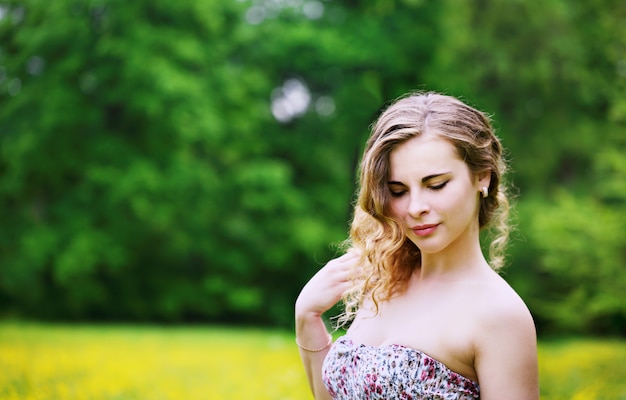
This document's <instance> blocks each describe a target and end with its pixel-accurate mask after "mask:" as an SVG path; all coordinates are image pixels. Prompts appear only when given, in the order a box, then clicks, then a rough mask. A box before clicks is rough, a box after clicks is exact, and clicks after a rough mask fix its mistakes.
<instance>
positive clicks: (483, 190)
mask: <svg viewBox="0 0 626 400" xmlns="http://www.w3.org/2000/svg"><path fill="white" fill-rule="evenodd" d="M481 192H482V194H483V199H486V198H487V197H488V196H489V189H487V186H483V188H482V190H481Z"/></svg>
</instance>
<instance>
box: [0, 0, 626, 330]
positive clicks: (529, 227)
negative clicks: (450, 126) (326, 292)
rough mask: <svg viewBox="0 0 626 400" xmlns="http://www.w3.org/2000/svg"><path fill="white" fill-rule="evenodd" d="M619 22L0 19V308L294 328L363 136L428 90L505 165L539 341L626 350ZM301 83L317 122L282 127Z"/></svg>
mask: <svg viewBox="0 0 626 400" xmlns="http://www.w3.org/2000/svg"><path fill="white" fill-rule="evenodd" d="M625 17H626V7H625V6H624V3H623V2H620V1H617V0H606V1H604V0H594V1H589V2H585V3H584V4H582V3H581V4H578V3H576V4H574V3H571V2H566V1H564V0H550V1H547V2H544V3H542V5H541V7H537V6H536V5H535V4H532V3H531V2H527V1H521V0H517V1H499V0H490V1H481V0H473V1H468V2H463V3H459V2H458V1H455V0H450V1H438V2H429V1H416V0H410V1H409V0H397V1H374V2H371V1H369V2H364V1H349V2H348V1H333V2H330V1H321V2H297V1H295V2H271V1H264V0H248V1H226V2H215V1H209V0H184V1H179V2H175V3H172V2H166V1H163V0H157V1H147V0H137V1H132V2H124V1H119V0H81V1H74V0H58V1H55V2H52V3H50V4H48V3H46V2H41V1H38V0H24V1H19V2H17V1H10V2H1V3H0V218H1V220H2V222H3V224H2V226H3V229H2V230H0V265H2V267H1V268H0V301H2V302H3V303H4V304H5V305H6V306H5V307H4V308H3V309H4V310H5V313H7V314H17V315H26V316H37V317H46V318H68V319H88V318H89V319H139V320H165V321H180V320H194V319H209V320H212V321H230V322H233V321H238V322H254V323H271V324H279V325H283V326H287V325H289V324H291V323H292V314H293V311H292V306H293V301H294V299H295V296H296V295H297V293H298V291H299V289H300V287H301V286H302V285H303V284H304V282H305V281H306V280H307V279H308V278H309V277H310V276H311V275H312V274H313V273H314V272H315V270H316V269H317V268H319V265H320V264H321V263H324V262H325V261H326V260H327V259H328V258H329V257H331V256H332V254H333V252H332V248H331V246H329V243H333V242H337V241H341V240H342V239H344V238H345V233H346V230H347V223H348V220H349V218H350V208H351V207H350V202H351V200H352V198H353V197H352V196H353V193H354V189H355V180H356V178H355V170H356V165H357V163H358V157H359V154H360V152H361V149H362V146H363V143H364V140H365V138H366V136H367V128H368V125H369V124H370V123H371V122H372V121H373V120H374V118H375V116H376V114H377V113H378V111H379V110H380V108H381V107H382V106H383V104H384V103H385V102H386V101H388V100H391V99H393V98H395V97H397V96H399V95H401V94H403V93H405V92H407V91H409V90H413V89H435V90H441V91H444V92H446V93H449V94H453V95H457V96H462V97H465V98H467V99H468V100H469V101H470V102H472V103H474V104H475V105H476V106H478V107H479V108H481V109H484V110H486V111H488V112H489V113H491V114H493V115H494V120H495V122H496V125H497V127H498V129H499V132H500V135H501V136H502V138H503V141H504V144H505V146H506V147H507V148H508V149H509V151H510V158H511V161H512V163H511V165H512V174H511V175H510V179H511V181H512V183H514V184H515V186H516V187H517V188H519V191H520V196H519V199H518V206H519V207H518V208H519V216H518V224H519V229H518V233H517V236H516V238H515V240H514V241H513V246H512V248H511V250H512V252H511V257H510V258H509V259H510V261H511V263H510V264H511V266H510V268H509V269H508V270H507V276H508V279H509V280H510V281H511V283H512V284H513V286H514V287H516V288H517V289H518V291H519V292H520V293H521V294H522V296H523V297H524V298H525V299H527V301H528V303H529V304H530V306H531V309H532V311H533V312H534V313H535V315H536V317H537V319H538V323H539V327H540V329H541V330H545V331H550V330H578V331H584V332H595V333H599V332H606V333H609V332H611V333H624V327H625V326H626V312H625V310H624V306H623V304H621V303H623V302H620V301H619V300H620V298H621V297H622V296H621V293H623V291H624V290H623V289H624V287H625V282H626V278H625V277H622V276H620V274H619V267H620V266H622V265H624V263H625V262H626V254H624V251H623V248H624V247H625V246H624V244H625V242H624V239H623V238H622V235H620V233H621V232H623V231H624V225H625V224H626V222H625V220H624V217H623V216H624V215H625V211H626V210H625V209H624V208H625V204H626V187H625V186H624V182H626V179H625V178H626V163H625V161H624V157H623V154H624V153H625V151H626V143H625V142H624V135H623V132H624V124H625V122H626V96H624V95H623V93H626V61H625V60H626V59H625V58H624V54H625V52H626V50H625V49H626V39H625V38H626V31H625V26H624V24H623V20H624V18H625ZM288 85H292V87H293V85H295V86H298V87H300V88H301V92H300V95H301V96H304V97H300V99H299V101H303V99H305V100H304V102H305V103H306V102H307V101H308V103H307V104H305V106H304V107H303V108H302V109H301V110H299V111H297V112H294V113H292V114H289V113H286V114H284V115H283V117H282V119H281V118H278V116H279V114H276V115H277V117H275V116H273V114H272V107H278V106H277V104H278V101H279V100H281V96H282V97H286V96H287V89H286V88H288ZM280 88H282V89H280ZM302 88H304V89H302ZM302 90H304V92H302ZM303 93H304V94H303ZM282 100H283V103H282V107H283V109H282V112H283V113H285V112H286V111H285V110H287V111H289V107H294V104H295V103H294V100H293V98H292V99H291V100H289V99H287V103H285V102H284V100H285V99H282ZM284 107H287V108H284ZM279 111H280V110H279ZM292 111H293V110H292ZM274 112H277V109H276V108H275V109H274Z"/></svg>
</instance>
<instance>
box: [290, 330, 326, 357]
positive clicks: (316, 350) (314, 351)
mask: <svg viewBox="0 0 626 400" xmlns="http://www.w3.org/2000/svg"><path fill="white" fill-rule="evenodd" d="M327 335H328V343H326V344H325V345H324V347H320V348H319V349H311V348H308V347H304V346H303V345H301V344H300V342H298V338H296V345H298V347H299V348H301V349H302V350H304V351H308V352H310V353H319V352H320V351H322V350H326V349H327V348H329V347H330V345H331V344H333V337H332V336H331V335H330V333H328V334H327Z"/></svg>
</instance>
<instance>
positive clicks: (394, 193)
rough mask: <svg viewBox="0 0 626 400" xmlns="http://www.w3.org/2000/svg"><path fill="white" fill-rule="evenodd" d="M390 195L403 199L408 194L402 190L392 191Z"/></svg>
mask: <svg viewBox="0 0 626 400" xmlns="http://www.w3.org/2000/svg"><path fill="white" fill-rule="evenodd" d="M389 193H391V196H392V197H401V196H402V195H403V194H405V193H406V190H400V191H393V190H390V191H389Z"/></svg>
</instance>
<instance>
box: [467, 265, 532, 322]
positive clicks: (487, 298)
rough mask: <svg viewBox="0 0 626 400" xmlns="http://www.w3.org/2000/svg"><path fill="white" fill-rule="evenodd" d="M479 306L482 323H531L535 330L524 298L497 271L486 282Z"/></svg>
mask: <svg viewBox="0 0 626 400" xmlns="http://www.w3.org/2000/svg"><path fill="white" fill-rule="evenodd" d="M477 306H478V316H479V320H480V322H481V324H484V325H487V327H489V328H492V329H493V328H496V327H497V326H505V325H509V324H513V325H514V326H517V327H518V328H519V327H522V326H526V325H530V327H532V328H533V330H534V322H533V319H532V316H531V314H530V311H529V310H528V307H527V306H526V304H525V303H524V301H523V300H522V298H521V297H520V296H519V294H517V292H516V291H515V290H514V289H513V288H512V287H511V286H510V285H509V284H508V282H506V281H505V280H504V279H503V278H502V277H501V276H500V275H498V274H497V273H495V272H494V273H493V275H492V276H491V277H490V278H489V279H488V281H487V282H485V285H484V287H483V290H481V293H480V295H479V301H478V303H477Z"/></svg>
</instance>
